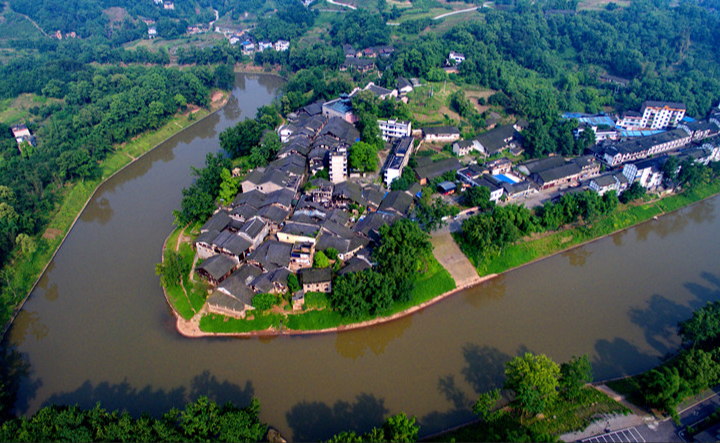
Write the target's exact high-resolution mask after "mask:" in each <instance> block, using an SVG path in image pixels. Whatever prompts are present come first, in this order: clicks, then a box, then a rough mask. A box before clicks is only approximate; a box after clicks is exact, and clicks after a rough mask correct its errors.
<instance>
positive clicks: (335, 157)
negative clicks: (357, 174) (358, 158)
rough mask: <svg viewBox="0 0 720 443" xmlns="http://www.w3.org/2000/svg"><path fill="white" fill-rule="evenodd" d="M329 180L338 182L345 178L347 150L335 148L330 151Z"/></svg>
mask: <svg viewBox="0 0 720 443" xmlns="http://www.w3.org/2000/svg"><path fill="white" fill-rule="evenodd" d="M329 164H330V171H329V172H330V181H331V182H333V183H340V182H344V181H345V180H347V176H348V174H347V172H348V158H347V150H345V149H337V150H335V151H334V152H331V153H330V161H329Z"/></svg>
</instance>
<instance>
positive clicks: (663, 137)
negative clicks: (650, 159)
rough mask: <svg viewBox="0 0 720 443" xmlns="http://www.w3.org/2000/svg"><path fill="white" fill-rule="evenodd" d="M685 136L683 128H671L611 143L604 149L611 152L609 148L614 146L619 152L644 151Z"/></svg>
mask: <svg viewBox="0 0 720 443" xmlns="http://www.w3.org/2000/svg"><path fill="white" fill-rule="evenodd" d="M686 137H689V135H688V133H687V132H685V131H684V130H683V129H673V130H672V131H667V132H661V133H659V134H653V135H649V136H647V137H639V138H633V139H630V140H627V141H625V142H622V143H618V144H616V145H612V146H611V147H610V148H608V149H607V150H606V152H607V153H609V154H610V153H611V152H613V151H611V149H612V148H615V152H618V153H621V154H632V153H635V152H641V151H645V150H647V149H650V148H652V147H653V146H656V145H660V144H663V143H667V142H671V141H675V140H679V139H682V138H686ZM610 155H612V154H610Z"/></svg>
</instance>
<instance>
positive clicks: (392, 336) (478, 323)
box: [9, 75, 720, 441]
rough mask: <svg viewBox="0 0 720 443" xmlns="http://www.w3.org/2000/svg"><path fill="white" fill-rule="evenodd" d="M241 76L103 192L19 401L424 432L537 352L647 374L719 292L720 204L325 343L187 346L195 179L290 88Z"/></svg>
mask: <svg viewBox="0 0 720 443" xmlns="http://www.w3.org/2000/svg"><path fill="white" fill-rule="evenodd" d="M280 85H281V80H280V79H278V78H276V77H270V76H261V75H239V76H238V79H237V85H236V88H235V91H234V93H233V96H232V98H231V100H230V102H229V104H228V105H227V106H226V107H225V108H224V109H223V110H221V111H220V112H218V113H216V114H214V115H212V116H210V117H209V118H207V119H206V120H203V121H202V122H199V123H198V124H196V125H195V126H193V127H192V128H190V129H188V130H186V131H184V132H183V133H181V134H179V135H177V136H175V137H173V138H172V139H170V140H169V141H167V142H166V143H164V144H163V145H161V146H160V147H159V148H158V149H156V150H155V151H153V152H151V153H150V154H148V155H147V156H146V157H144V158H142V159H141V160H139V161H137V162H136V163H135V164H133V165H131V166H130V167H128V168H127V169H125V170H124V171H122V172H121V173H119V174H118V175H117V176H115V177H114V178H113V179H111V180H110V181H108V182H107V183H106V184H105V185H103V186H102V187H101V189H100V190H99V192H98V193H97V194H96V195H95V197H94V198H93V200H92V201H91V202H90V204H89V205H88V208H87V209H86V211H85V212H84V213H83V215H82V217H81V218H80V220H79V222H78V223H77V225H76V226H75V227H74V228H73V229H72V231H71V232H70V235H69V237H68V238H67V241H66V242H65V244H64V245H63V246H62V247H61V248H60V250H59V251H58V254H57V256H56V257H55V259H54V260H53V262H52V264H51V265H50V267H49V269H48V271H47V272H46V274H45V275H44V276H43V277H42V279H41V281H40V284H39V285H38V287H37V288H36V290H35V291H34V292H33V293H32V295H31V297H30V299H29V300H28V302H27V303H26V305H25V307H24V309H23V311H22V312H21V314H20V316H19V317H18V319H17V320H16V322H15V324H14V325H13V327H12V329H11V331H10V333H9V342H10V343H11V344H12V345H14V346H15V347H16V349H17V350H18V351H19V352H21V353H22V354H23V356H24V357H25V358H26V360H27V362H28V363H29V364H30V365H31V372H30V374H29V376H28V378H27V379H26V380H25V381H24V382H23V384H22V386H21V391H20V399H19V401H18V403H17V405H16V409H17V411H19V412H20V413H27V414H32V413H33V412H35V411H36V410H37V409H38V408H40V407H42V406H45V405H48V404H76V403H77V404H80V405H81V406H83V407H93V406H94V405H95V403H96V402H98V401H100V402H102V405H103V406H104V407H105V408H108V409H127V410H129V411H130V412H132V413H135V414H137V413H139V412H140V411H143V410H147V411H150V412H151V413H156V414H159V413H161V412H164V411H166V410H168V409H169V408H171V407H173V406H176V407H181V406H182V405H183V404H184V403H185V402H186V401H188V400H192V399H194V398H196V397H197V396H199V395H203V394H204V395H208V396H210V398H212V399H214V400H216V401H218V402H221V403H223V402H225V401H228V400H231V401H233V402H235V403H236V404H238V405H244V404H247V403H248V402H249V399H250V398H251V397H253V396H255V397H258V398H259V399H260V401H261V404H262V412H261V419H262V420H264V421H266V422H269V423H270V424H271V425H272V426H274V427H276V428H278V429H279V430H280V431H281V433H282V434H283V435H285V436H286V438H289V439H291V440H300V441H308V440H314V439H318V438H327V437H329V436H330V435H332V434H333V433H335V432H338V431H340V430H348V429H353V430H358V431H364V430H367V429H368V428H370V427H372V426H374V425H378V424H379V423H380V422H381V421H382V420H383V419H384V417H386V416H387V415H388V414H392V413H396V412H400V411H405V412H407V413H408V414H412V415H415V416H417V417H418V420H419V422H420V424H421V425H422V431H421V433H422V434H424V435H427V434H430V433H433V432H436V431H438V430H440V429H444V428H446V427H450V426H453V425H457V424H460V423H463V422H465V421H467V420H469V419H471V418H472V414H471V413H470V411H469V410H470V405H471V404H472V402H473V401H474V400H475V399H476V397H477V393H478V392H479V391H481V390H485V389H488V388H491V387H494V386H497V385H498V384H499V383H501V381H502V370H503V364H504V363H505V362H506V361H507V360H508V359H510V358H511V357H512V356H514V355H517V354H518V353H522V352H524V351H526V350H528V351H532V352H535V353H546V354H548V355H549V356H550V357H551V358H553V359H554V360H555V361H558V362H561V361H565V360H567V359H569V358H570V357H571V356H573V355H580V354H584V353H588V354H589V355H590V356H591V359H592V361H593V367H594V370H595V375H596V378H611V377H618V376H622V375H625V374H633V373H636V372H638V371H642V370H644V369H647V368H649V367H651V366H653V365H654V364H656V363H657V362H658V360H659V358H660V357H662V356H663V355H665V354H666V353H667V352H672V351H673V350H675V349H676V348H677V346H678V345H679V342H678V338H677V335H676V332H675V324H676V323H677V321H678V320H681V319H684V318H687V317H688V316H689V315H690V313H691V310H692V309H694V308H697V307H699V306H701V305H703V304H704V303H705V302H706V301H708V300H718V299H720V261H718V260H717V253H718V251H720V236H718V235H717V233H718V232H720V219H719V218H718V217H717V213H718V205H720V198H714V199H711V200H709V201H706V202H703V203H699V204H697V205H694V206H692V207H690V208H686V209H684V210H682V211H679V212H678V213H674V214H670V215H666V216H663V217H660V219H659V220H657V221H651V222H649V223H646V224H643V225H641V226H638V227H637V228H634V229H630V230H628V231H625V232H622V233H619V234H616V235H613V236H611V237H608V238H605V239H603V240H600V241H597V242H594V243H592V244H589V245H586V246H583V247H580V248H577V249H573V250H571V251H569V252H566V253H563V254H559V255H556V256H554V257H552V258H549V259H547V260H544V261H541V262H538V263H535V264H533V265H529V266H526V267H523V268H520V269H518V270H516V271H513V272H510V273H507V274H506V275H503V276H501V277H499V278H497V279H495V280H492V281H490V282H488V283H486V284H484V285H482V286H479V287H475V288H472V289H469V290H466V291H464V292H462V293H459V294H457V295H455V296H454V297H452V298H450V299H448V300H446V301H443V302H441V303H439V304H437V305H435V306H433V307H431V308H429V309H426V310H425V311H422V312H419V313H417V314H415V315H412V316H410V317H406V318H403V319H400V320H398V321H395V322H392V323H389V324H385V325H381V326H377V327H374V328H372V329H366V330H359V331H351V332H344V333H339V334H327V335H321V336H309V337H278V338H264V339H227V338H218V339H186V338H183V337H181V336H180V335H179V334H178V333H177V332H176V331H175V329H174V318H173V316H172V314H171V312H170V310H169V308H168V306H167V305H166V303H165V299H164V298H163V294H162V290H161V288H160V286H159V280H158V277H157V276H155V274H154V265H155V263H156V262H158V261H159V260H160V249H161V246H162V243H163V241H164V239H165V237H166V235H167V234H168V233H169V232H170V230H171V224H172V214H171V212H172V210H173V209H176V208H178V207H179V205H180V189H181V188H182V187H184V186H187V185H188V184H189V183H190V182H191V177H190V175H189V170H190V166H191V165H196V166H201V165H202V163H203V160H204V157H205V154H206V153H207V152H211V151H216V150H217V149H218V135H219V133H220V132H221V131H222V130H223V129H225V128H226V127H228V126H230V125H232V124H234V123H235V122H237V121H238V120H240V119H243V118H245V117H248V116H252V115H254V112H255V109H257V107H258V106H260V105H263V104H266V103H268V102H270V101H271V100H272V98H273V97H274V96H275V95H276V93H277V89H278V87H279V86H280Z"/></svg>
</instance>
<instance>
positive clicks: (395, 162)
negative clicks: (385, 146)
mask: <svg viewBox="0 0 720 443" xmlns="http://www.w3.org/2000/svg"><path fill="white" fill-rule="evenodd" d="M412 149H413V138H412V137H403V138H401V139H400V141H398V143H397V145H396V146H395V151H394V152H393V153H392V155H391V156H390V158H389V159H388V161H387V163H386V164H387V166H386V167H385V185H386V186H387V187H388V189H390V185H391V184H392V182H393V180H395V179H396V178H398V177H400V176H401V175H402V171H403V168H405V166H407V164H408V162H409V161H410V155H411V154H412Z"/></svg>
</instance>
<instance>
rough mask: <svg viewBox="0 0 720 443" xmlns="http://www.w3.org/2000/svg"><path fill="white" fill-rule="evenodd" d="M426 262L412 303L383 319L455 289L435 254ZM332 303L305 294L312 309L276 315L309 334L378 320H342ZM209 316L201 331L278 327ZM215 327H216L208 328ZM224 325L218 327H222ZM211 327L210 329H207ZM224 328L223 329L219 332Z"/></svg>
mask: <svg viewBox="0 0 720 443" xmlns="http://www.w3.org/2000/svg"><path fill="white" fill-rule="evenodd" d="M425 262H426V263H427V270H425ZM425 262H424V263H423V264H422V267H423V269H422V270H421V271H420V272H422V275H421V276H420V277H419V278H418V280H417V281H416V282H415V288H414V290H413V295H412V298H411V300H410V301H408V302H405V303H394V304H393V305H392V306H391V308H390V309H389V310H388V312H386V313H385V314H384V316H391V315H393V314H397V313H398V312H401V311H404V310H406V309H408V308H411V307H413V306H417V305H419V304H421V303H424V302H426V301H428V300H431V299H433V298H435V297H437V296H438V295H440V294H443V293H445V292H448V291H451V290H453V289H455V281H454V280H453V279H452V277H451V276H450V273H449V272H448V271H447V270H446V269H445V268H443V267H442V265H440V263H438V261H437V260H436V259H435V257H433V256H432V255H429V256H428V257H425ZM423 271H424V272H423ZM328 306H329V302H328V299H327V295H326V294H323V293H320V292H309V293H307V294H305V307H306V308H308V309H313V310H309V311H305V312H302V313H289V312H288V313H287V314H285V315H284V316H281V315H280V314H274V315H277V316H278V318H281V317H284V319H283V327H284V328H286V329H291V330H295V331H309V330H319V329H329V328H336V327H338V326H341V325H350V324H353V323H360V322H363V321H367V320H372V319H374V318H375V317H370V316H368V317H363V318H357V319H353V318H343V317H342V316H341V315H340V314H339V313H337V312H335V311H332V310H330V309H328ZM207 317H208V316H205V317H203V318H202V320H201V321H200V328H201V329H202V330H203V331H207V332H249V331H261V330H265V329H267V328H268V327H270V326H276V327H277V326H278V325H277V324H272V325H271V324H270V323H268V322H267V321H266V320H262V319H263V318H264V315H263V316H262V317H260V320H258V319H255V320H242V319H238V320H232V319H231V320H227V321H225V320H224V317H223V320H222V321H221V320H218V319H215V320H214V321H213V322H210V320H206V318H207ZM211 323H212V325H215V326H209V325H210V324H211ZM220 324H221V326H218V325H220ZM204 325H208V326H204ZM233 325H234V326H237V327H238V328H237V329H233ZM218 327H222V330H220V329H216V328H218Z"/></svg>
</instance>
